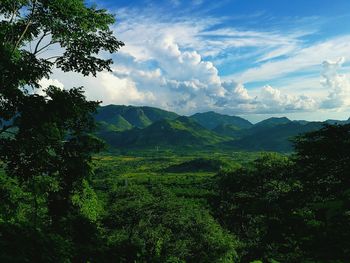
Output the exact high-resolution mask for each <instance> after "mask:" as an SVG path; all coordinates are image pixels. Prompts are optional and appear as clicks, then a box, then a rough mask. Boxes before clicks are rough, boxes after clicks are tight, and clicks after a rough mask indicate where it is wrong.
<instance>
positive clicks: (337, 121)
mask: <svg viewBox="0 0 350 263" xmlns="http://www.w3.org/2000/svg"><path fill="white" fill-rule="evenodd" d="M325 122H326V123H327V124H333V125H334V124H340V125H344V124H350V118H349V119H347V120H345V121H339V120H326V121H325Z"/></svg>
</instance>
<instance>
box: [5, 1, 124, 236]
mask: <svg viewBox="0 0 350 263" xmlns="http://www.w3.org/2000/svg"><path fill="white" fill-rule="evenodd" d="M0 17H1V18H2V20H1V22H0V57H1V60H0V72H1V75H0V161H1V163H2V164H3V166H4V168H5V171H6V174H7V176H9V177H11V178H15V179H16V180H18V182H20V184H21V186H22V187H23V188H26V189H29V190H30V192H31V193H32V198H33V202H32V203H33V211H34V214H33V217H32V220H31V223H32V225H33V226H34V228H38V227H43V226H46V225H47V223H48V224H49V225H51V227H53V229H55V231H57V232H59V231H60V232H62V231H68V230H67V229H69V227H68V226H67V224H66V222H67V218H69V215H70V214H75V213H77V209H78V208H79V207H80V208H81V205H79V204H78V203H77V201H76V200H79V198H77V197H76V196H77V195H79V194H80V193H81V194H82V195H83V194H84V193H86V191H85V190H84V189H85V188H86V187H87V183H86V182H87V181H88V180H89V176H90V174H91V165H90V161H91V154H92V153H93V152H96V151H99V150H100V149H101V147H102V143H101V141H100V140H98V139H97V138H95V137H93V136H92V135H91V133H92V131H93V129H94V127H95V124H94V120H93V116H92V113H94V112H95V111H96V108H97V106H98V104H99V102H95V101H87V100H86V98H85V96H84V92H83V89H82V88H81V87H79V88H72V89H70V90H61V89H59V88H57V87H54V86H50V87H49V88H47V90H46V94H44V95H40V94H36V92H35V90H36V89H38V88H40V85H39V81H40V80H41V79H42V78H49V77H50V74H51V73H52V69H53V68H58V69H61V70H63V71H65V72H68V71H72V72H78V73H81V74H83V75H85V76H86V75H90V74H91V75H94V76H95V75H96V74H97V72H99V71H102V70H111V69H110V65H111V63H112V60H111V59H103V58H100V56H99V53H100V52H103V51H107V52H109V53H113V52H116V51H117V50H118V49H119V48H120V47H121V46H123V43H122V42H121V41H119V40H117V39H116V37H115V36H114V35H113V32H112V31H111V29H110V26H111V24H113V23H114V21H115V19H114V17H113V16H112V15H111V14H108V13H107V12H106V10H101V9H97V8H96V7H95V6H86V5H85V4H84V1H83V0H55V1H52V0H2V1H1V2H0ZM50 47H55V50H57V52H56V53H55V54H54V55H50V54H48V50H49V48H50ZM84 182H85V183H84ZM74 196H75V197H74ZM43 198H44V199H45V200H46V201H45V202H46V203H47V209H48V215H47V216H48V218H38V210H39V209H40V207H39V206H40V204H43V202H41V203H40V204H39V202H38V201H39V200H41V201H42V199H43ZM45 202H44V203H45ZM78 210H79V209H78ZM64 226H66V227H64Z"/></svg>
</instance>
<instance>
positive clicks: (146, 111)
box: [95, 105, 179, 131]
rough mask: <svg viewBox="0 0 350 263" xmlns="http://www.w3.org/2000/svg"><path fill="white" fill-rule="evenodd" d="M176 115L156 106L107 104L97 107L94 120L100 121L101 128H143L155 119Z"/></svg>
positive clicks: (172, 117)
mask: <svg viewBox="0 0 350 263" xmlns="http://www.w3.org/2000/svg"><path fill="white" fill-rule="evenodd" d="M177 117H179V115H177V114H176V113H173V112H169V111H165V110H161V109H158V108H152V107H135V106H124V105H108V106H104V107H100V108H98V110H97V114H96V115H95V120H96V121H97V122H100V123H101V129H104V128H107V130H115V131H123V130H129V129H132V128H134V127H138V128H145V127H147V126H149V125H151V124H152V123H153V122H155V121H158V120H162V119H175V118H177Z"/></svg>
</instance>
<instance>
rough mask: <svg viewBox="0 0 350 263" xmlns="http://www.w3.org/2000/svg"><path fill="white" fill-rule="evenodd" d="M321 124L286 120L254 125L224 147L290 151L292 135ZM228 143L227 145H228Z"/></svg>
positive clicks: (319, 126)
mask: <svg viewBox="0 0 350 263" xmlns="http://www.w3.org/2000/svg"><path fill="white" fill-rule="evenodd" d="M322 126H323V123H321V122H309V123H307V124H300V123H298V122H292V121H289V122H286V123H282V124H279V125H273V126H272V127H264V126H261V125H259V126H254V127H253V128H252V129H250V130H248V131H247V132H246V134H245V135H244V136H243V137H242V138H241V139H238V140H233V141H231V142H230V143H229V144H227V143H226V144H225V146H226V147H233V148H234V149H238V150H246V151H276V152H291V151H292V150H293V143H292V141H291V140H292V139H293V137H295V136H297V135H300V134H302V133H305V132H310V131H314V130H318V129H320V128H321V127H322ZM228 145H229V146H228Z"/></svg>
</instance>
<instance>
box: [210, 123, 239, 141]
mask: <svg viewBox="0 0 350 263" xmlns="http://www.w3.org/2000/svg"><path fill="white" fill-rule="evenodd" d="M212 131H213V132H216V133H217V134H220V135H222V136H229V137H233V138H236V137H241V136H242V134H244V132H245V130H244V129H240V128H238V127H237V126H235V125H233V124H220V125H218V126H217V127H215V128H214V129H213V130H212Z"/></svg>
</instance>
